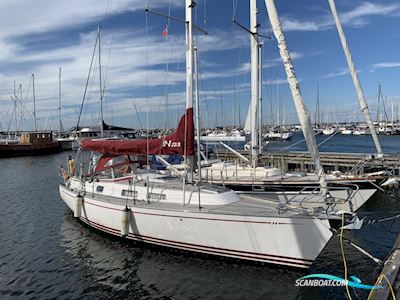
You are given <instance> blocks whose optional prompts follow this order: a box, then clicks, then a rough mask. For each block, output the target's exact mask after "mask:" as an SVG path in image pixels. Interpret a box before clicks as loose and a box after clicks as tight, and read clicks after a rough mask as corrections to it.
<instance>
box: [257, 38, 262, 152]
mask: <svg viewBox="0 0 400 300" xmlns="http://www.w3.org/2000/svg"><path fill="white" fill-rule="evenodd" d="M262 46H263V44H262V43H259V44H258V58H259V65H258V97H259V98H260V100H259V109H258V153H259V154H260V155H261V154H262V150H263V147H262Z"/></svg>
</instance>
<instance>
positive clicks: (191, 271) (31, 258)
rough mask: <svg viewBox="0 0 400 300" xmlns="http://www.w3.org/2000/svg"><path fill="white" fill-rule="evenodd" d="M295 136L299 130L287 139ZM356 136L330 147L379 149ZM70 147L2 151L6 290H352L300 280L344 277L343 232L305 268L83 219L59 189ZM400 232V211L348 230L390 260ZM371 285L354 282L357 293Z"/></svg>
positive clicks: (203, 293) (367, 271)
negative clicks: (176, 243) (158, 239)
mask: <svg viewBox="0 0 400 300" xmlns="http://www.w3.org/2000/svg"><path fill="white" fill-rule="evenodd" d="M296 139H298V140H299V139H301V138H298V137H295V138H294V139H293V141H292V142H289V143H287V144H288V145H289V144H290V143H294V142H296ZM355 139H363V141H367V140H371V138H370V137H369V136H365V137H341V136H338V137H334V138H332V140H331V141H335V143H334V145H335V147H336V148H335V147H333V148H332V146H329V144H328V142H327V143H326V144H325V146H323V147H327V150H328V151H342V147H343V149H345V151H343V152H371V153H373V147H371V146H372V141H371V142H365V143H364V142H363V143H361V142H360V143H358V142H354V141H355ZM273 144H275V143H271V145H273ZM382 144H383V148H384V150H385V151H386V152H391V153H396V152H398V149H400V139H399V138H398V137H383V138H382ZM348 145H357V147H354V146H353V147H351V146H350V147H349V146H348ZM281 146H282V144H281ZM364 148H365V149H366V150H365V151H364V150H363V149H364ZM293 150H303V149H293ZM322 150H324V148H322ZM327 150H325V151H327ZM68 154H69V153H66V152H64V153H60V154H56V155H51V156H38V157H20V158H10V159H0V170H2V171H1V173H0V228H1V229H0V299H55V298H56V299H155V298H157V299H158V298H163V299H210V298H214V299H216V298H219V299H344V298H345V289H344V287H331V288H329V287H318V288H317V287H296V286H295V281H296V279H298V278H300V277H302V276H305V275H307V274H309V273H327V274H331V275H335V276H339V277H343V276H344V269H343V262H342V258H341V252H340V245H339V240H338V238H337V237H335V238H333V239H332V241H331V242H330V243H329V244H328V246H327V247H326V248H325V249H324V251H323V252H322V254H321V256H320V257H319V258H318V260H317V261H316V262H315V263H314V265H313V266H312V268H311V269H310V270H308V271H299V270H296V269H292V268H285V267H281V266H271V265H267V264H264V265H260V264H249V263H244V262H240V261H232V260H222V259H215V258H212V257H204V256H196V255H192V254H189V253H182V252H175V251H170V250H165V249H161V248H157V247H147V246H145V247H144V246H142V245H138V244H135V243H126V242H125V241H123V240H121V239H117V238H112V237H109V236H107V235H105V234H101V233H99V232H96V231H94V230H92V229H90V228H88V227H86V226H84V225H83V224H81V223H80V222H78V221H77V220H75V219H74V218H73V216H72V215H71V212H70V210H69V209H68V208H67V207H66V205H65V204H64V203H63V202H62V201H61V199H60V197H59V194H58V183H59V182H60V178H59V176H58V168H59V166H60V163H61V162H64V164H65V160H66V157H67V155H68ZM399 211H400V200H396V199H393V198H390V197H388V196H384V195H382V194H376V195H375V196H374V197H373V199H371V200H370V201H369V202H368V203H367V204H366V205H365V206H364V207H363V209H362V212H361V213H360V214H361V216H365V217H366V218H368V219H382V218H385V217H389V216H393V215H395V214H396V213H399ZM371 212H374V213H371ZM399 231H400V222H399V221H398V219H397V220H396V219H395V220H392V221H389V222H381V223H376V224H372V225H366V226H364V228H363V230H362V231H353V232H347V233H346V236H347V237H349V238H351V239H352V240H354V241H355V242H356V243H357V244H358V245H360V246H361V247H363V248H364V249H366V250H367V251H368V252H370V253H371V254H372V255H374V256H376V257H378V258H380V259H382V260H384V259H385V258H386V255H387V254H388V252H389V251H390V249H391V247H392V245H393V242H394V240H395V239H396V237H397V235H398V233H399ZM265 238H266V239H267V238H268V237H265ZM344 249H345V253H346V258H347V262H348V269H349V275H354V276H357V277H358V278H360V279H361V280H362V282H363V283H365V284H373V283H374V280H375V277H376V274H377V273H378V272H379V270H380V267H379V266H378V265H377V264H376V263H375V262H373V261H372V260H371V259H370V258H368V257H366V256H364V255H363V254H361V253H360V252H358V251H357V250H355V249H354V248H352V247H351V246H349V245H347V244H346V245H345V247H344ZM367 294H368V292H366V291H363V290H352V295H353V299H365V298H366V296H367Z"/></svg>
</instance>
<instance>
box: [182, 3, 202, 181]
mask: <svg viewBox="0 0 400 300" xmlns="http://www.w3.org/2000/svg"><path fill="white" fill-rule="evenodd" d="M195 6H196V2H194V1H193V0H185V21H186V109H189V108H192V107H193V27H192V19H193V8H194V7H195ZM190 121H191V120H187V122H190ZM197 150H198V151H199V150H200V149H197ZM185 161H186V164H187V166H188V169H189V170H188V176H187V177H188V181H189V182H193V165H194V162H193V157H192V156H186V155H185Z"/></svg>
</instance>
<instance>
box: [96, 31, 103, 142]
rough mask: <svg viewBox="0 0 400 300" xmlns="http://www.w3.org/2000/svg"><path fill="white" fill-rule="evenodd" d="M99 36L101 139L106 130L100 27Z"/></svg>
mask: <svg viewBox="0 0 400 300" xmlns="http://www.w3.org/2000/svg"><path fill="white" fill-rule="evenodd" d="M97 34H98V37H99V88H100V117H101V125H100V126H101V137H104V128H103V122H104V118H103V87H102V79H101V41H100V26H99V27H98V28H97Z"/></svg>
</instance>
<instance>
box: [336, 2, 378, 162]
mask: <svg viewBox="0 0 400 300" xmlns="http://www.w3.org/2000/svg"><path fill="white" fill-rule="evenodd" d="M328 1H329V6H330V8H331V11H332V15H333V18H334V19H335V23H336V28H337V31H338V33H339V37H340V41H341V43H342V47H343V51H344V54H345V56H346V60H347V64H348V67H349V70H350V74H351V77H352V79H353V83H354V87H355V88H356V92H357V96H358V102H359V104H360V109H361V111H362V113H363V114H364V117H365V120H366V121H367V124H368V127H369V130H370V132H371V135H372V139H373V140H374V143H375V147H376V152H377V154H378V157H382V156H383V152H382V148H381V144H380V143H379V138H378V135H377V133H376V130H375V126H374V123H373V122H372V118H371V114H370V112H369V109H368V104H367V100H366V99H365V96H364V92H363V90H362V87H361V84H360V81H359V79H358V75H357V71H356V67H355V66H354V63H353V60H352V58H351V53H350V50H349V46H348V44H347V40H346V36H345V34H344V31H343V28H342V24H341V23H340V19H339V16H338V13H337V10H336V5H335V1H334V0H328Z"/></svg>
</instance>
